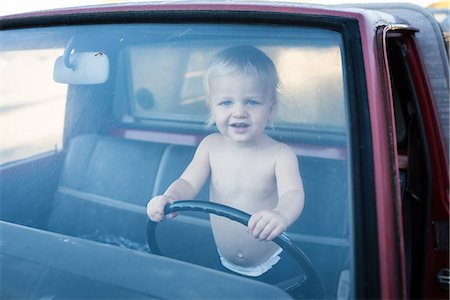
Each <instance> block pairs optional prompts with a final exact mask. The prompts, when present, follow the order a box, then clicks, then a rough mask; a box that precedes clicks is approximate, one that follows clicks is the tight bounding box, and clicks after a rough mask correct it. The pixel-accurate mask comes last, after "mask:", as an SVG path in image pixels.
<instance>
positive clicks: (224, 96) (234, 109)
mask: <svg viewBox="0 0 450 300" xmlns="http://www.w3.org/2000/svg"><path fill="white" fill-rule="evenodd" d="M209 91H210V108H211V112H212V114H213V118H214V120H215V123H216V126H217V128H218V129H219V131H220V133H222V134H223V135H224V136H226V137H228V138H230V139H231V140H233V141H235V142H239V143H252V142H257V141H258V140H259V138H261V137H262V136H263V134H264V129H265V127H266V125H267V122H268V121H269V119H270V118H271V117H272V107H273V103H274V101H273V96H272V93H271V92H270V90H269V88H268V85H267V84H265V82H264V81H263V80H259V79H255V78H253V77H251V76H241V75H237V74H236V75H227V76H217V77H213V78H211V79H210V82H209Z"/></svg>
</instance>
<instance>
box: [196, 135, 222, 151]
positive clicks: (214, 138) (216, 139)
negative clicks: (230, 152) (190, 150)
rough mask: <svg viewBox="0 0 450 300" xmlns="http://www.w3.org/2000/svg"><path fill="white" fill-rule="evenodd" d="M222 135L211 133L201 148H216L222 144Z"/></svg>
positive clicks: (203, 140) (201, 144)
mask: <svg viewBox="0 0 450 300" xmlns="http://www.w3.org/2000/svg"><path fill="white" fill-rule="evenodd" d="M222 139H223V137H222V135H221V134H219V133H217V132H215V133H211V134H209V135H207V136H205V137H204V138H203V139H202V141H201V142H200V144H199V147H207V148H210V147H212V146H215V145H217V144H219V143H222Z"/></svg>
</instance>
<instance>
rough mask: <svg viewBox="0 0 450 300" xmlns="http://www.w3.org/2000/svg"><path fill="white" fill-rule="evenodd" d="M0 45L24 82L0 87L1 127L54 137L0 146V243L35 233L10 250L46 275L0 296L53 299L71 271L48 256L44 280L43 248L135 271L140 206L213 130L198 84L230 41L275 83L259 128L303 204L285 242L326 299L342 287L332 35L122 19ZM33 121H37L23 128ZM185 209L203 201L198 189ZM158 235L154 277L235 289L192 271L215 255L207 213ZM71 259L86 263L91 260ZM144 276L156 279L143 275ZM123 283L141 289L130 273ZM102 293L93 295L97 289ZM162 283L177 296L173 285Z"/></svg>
mask: <svg viewBox="0 0 450 300" xmlns="http://www.w3.org/2000/svg"><path fill="white" fill-rule="evenodd" d="M271 31H272V32H271ZM268 32H269V33H270V34H269V35H268ZM318 35H319V36H320V37H321V38H317V36H318ZM267 36H276V37H277V38H275V39H272V38H271V39H267V38H266V37H267ZM293 36H295V37H296V39H292V37H293ZM2 40H4V41H5V42H4V43H3V45H2V52H3V53H4V58H5V61H6V62H7V63H8V64H9V65H11V66H16V67H17V66H19V65H20V66H21V70H20V71H19V70H17V68H16V70H17V71H15V72H16V73H14V72H13V71H11V72H10V73H7V74H8V78H10V79H8V80H11V81H13V80H16V81H15V82H18V83H21V84H23V85H25V87H24V86H22V87H18V84H16V85H15V86H16V87H15V88H14V89H15V90H11V91H9V90H5V92H4V97H5V99H6V106H5V107H6V108H5V110H4V112H5V113H8V115H7V114H5V120H4V122H5V123H4V124H5V126H10V127H6V128H15V127H14V124H17V122H23V123H24V126H25V127H24V128H28V127H26V126H30V128H34V127H35V128H40V127H42V126H47V127H48V128H52V130H53V131H57V134H56V138H54V139H53V140H52V139H50V142H49V143H47V144H49V145H50V146H48V145H47V146H45V145H44V146H42V145H40V143H44V142H45V140H46V138H47V136H44V135H39V134H34V136H32V137H30V141H28V142H22V141H21V142H20V143H19V142H17V143H15V144H14V140H15V139H14V137H15V136H16V135H17V136H20V135H21V132H20V131H21V130H22V129H19V128H17V127H16V129H11V131H10V134H11V138H10V139H9V141H10V142H8V143H10V144H11V145H9V144H7V145H5V147H4V149H5V150H3V149H2V153H3V155H2V156H3V157H2V161H1V166H0V177H1V182H2V188H1V211H0V217H1V220H2V224H3V226H6V227H3V229H2V230H3V231H4V232H6V231H8V233H7V234H6V233H5V235H4V236H5V238H6V239H8V238H10V239H11V241H15V239H17V238H15V237H17V236H18V235H21V234H23V235H26V236H28V235H29V236H30V238H32V237H31V236H32V235H33V234H36V236H39V237H38V238H37V237H35V238H32V239H33V242H29V241H28V242H29V244H27V243H28V242H27V240H26V239H25V240H24V241H23V242H21V243H18V242H17V241H15V242H17V244H16V246H15V247H14V248H11V249H16V250H17V248H19V247H25V248H24V249H29V248H28V247H32V248H33V247H36V249H39V250H41V251H43V252H42V253H41V254H40V256H36V257H35V259H36V260H35V261H34V262H33V259H31V258H28V260H31V263H32V264H34V265H35V267H36V270H41V271H40V272H41V274H43V273H44V274H47V276H43V277H42V278H41V279H36V278H34V277H32V276H30V277H28V278H25V279H24V278H21V279H20V281H18V280H14V279H13V277H9V279H6V278H3V279H2V280H7V282H8V285H9V286H10V287H11V289H9V290H4V291H3V292H2V294H4V295H5V296H8V292H10V291H11V290H13V287H14V288H16V289H21V290H22V293H23V295H29V294H27V293H31V292H33V291H34V292H35V291H37V290H39V289H44V288H42V286H46V285H47V288H46V290H45V291H46V292H45V293H50V292H49V291H51V292H54V293H57V292H56V291H59V292H62V288H61V287H58V288H57V287H56V284H54V286H53V287H52V288H49V287H48V284H49V282H60V281H62V279H61V276H60V272H62V271H61V269H62V270H66V271H67V270H70V268H76V263H74V262H72V264H71V265H68V264H67V263H63V262H61V264H59V263H58V262H57V258H56V257H55V258H54V259H52V260H51V261H52V263H54V265H52V266H53V268H56V269H58V268H60V271H58V272H59V273H58V272H49V271H45V272H43V271H42V270H43V269H42V268H44V267H45V266H46V264H49V261H48V257H46V256H45V255H44V253H45V252H46V251H49V252H48V253H53V252H52V250H51V245H54V247H60V246H63V245H66V246H64V247H67V251H69V250H68V249H69V244H70V243H72V242H73V244H74V245H75V244H76V245H75V246H74V247H78V248H77V249H78V251H81V252H83V251H88V250H86V249H91V248H92V249H91V250H92V251H93V252H95V251H97V254H96V255H93V256H92V257H95V258H96V259H97V260H98V261H96V262H95V263H100V262H104V265H108V261H107V258H106V256H107V255H106V254H105V253H109V252H108V251H113V252H111V253H115V257H116V258H115V259H117V260H118V261H122V260H123V261H122V262H123V264H122V265H121V267H123V268H126V265H127V263H126V262H127V260H128V258H127V256H133V257H135V258H133V261H132V262H131V264H132V266H133V267H136V268H137V269H138V270H137V271H136V272H137V274H141V273H139V272H141V271H140V269H141V268H143V267H142V265H143V264H145V263H146V261H145V258H146V257H149V256H152V255H151V254H149V248H148V245H147V242H146V224H147V221H148V218H147V215H146V209H145V207H146V204H147V202H148V200H149V199H151V197H153V196H155V195H159V194H161V193H163V192H164V191H165V189H166V188H167V187H168V186H169V185H170V183H171V182H172V181H173V180H175V179H176V178H178V177H179V176H180V174H181V173H182V171H183V170H184V168H185V167H186V166H187V164H188V163H189V162H190V160H191V158H192V156H193V154H194V151H195V149H196V146H197V145H198V143H199V142H200V141H201V139H202V138H203V137H205V136H206V135H208V134H210V133H212V132H215V131H216V129H215V127H214V126H210V127H208V126H206V125H205V124H206V121H207V119H208V114H209V112H208V107H207V105H206V103H205V100H206V99H205V95H204V91H203V75H204V73H205V69H206V67H207V63H208V61H209V60H210V59H211V57H212V56H213V55H214V54H215V53H217V52H218V51H219V50H221V49H224V48H226V47H228V46H230V45H236V44H251V45H254V46H256V47H258V48H260V49H262V50H263V51H265V52H266V53H267V54H268V55H269V56H270V57H271V58H272V59H273V60H274V62H275V64H276V66H277V68H278V71H279V73H280V77H281V78H282V82H283V86H282V88H280V95H279V104H278V106H277V117H276V119H275V122H274V125H273V127H272V128H267V133H268V134H269V135H270V136H271V137H272V138H274V139H276V140H279V141H282V142H284V143H287V144H288V145H290V146H291V147H292V148H293V149H294V151H295V152H296V154H297V156H298V163H299V167H300V171H301V175H302V180H303V185H304V189H305V195H306V200H305V202H306V204H305V209H304V211H303V213H302V215H301V217H300V218H299V219H298V220H297V221H296V222H295V223H294V224H293V225H292V226H290V227H289V228H288V231H287V235H288V236H289V237H290V238H291V239H292V240H293V241H294V242H295V244H296V245H298V246H299V247H300V248H301V249H302V250H303V251H304V252H305V253H306V255H307V256H308V258H309V259H310V261H311V263H312V265H313V266H314V268H315V269H316V270H317V272H318V274H319V275H320V277H321V279H322V281H323V283H324V286H325V293H326V297H327V298H336V297H337V295H338V293H341V292H342V289H344V288H345V285H346V284H347V285H348V284H349V281H350V277H349V276H350V275H349V272H350V270H351V267H352V266H351V264H352V261H351V247H352V245H351V229H350V228H351V218H352V215H351V201H350V199H351V195H350V192H349V191H350V179H349V178H350V166H349V159H348V156H349V152H348V144H349V137H348V132H347V130H348V126H349V125H348V120H347V117H346V93H347V92H346V79H345V70H344V68H343V64H344V63H345V62H344V58H343V55H342V51H343V48H342V40H341V37H340V34H339V33H337V32H335V31H331V30H327V29H323V28H313V27H311V28H308V27H298V28H297V27H292V28H291V27H282V26H280V28H276V27H267V28H264V26H250V25H249V26H245V27H239V26H233V25H226V26H225V25H222V26H220V25H215V26H212V25H200V24H197V25H196V24H179V25H164V24H162V25H155V24H153V25H148V24H147V25H144V24H132V25H126V24H123V25H98V26H90V27H89V28H86V26H71V27H49V28H46V29H45V30H40V31H35V30H34V29H21V30H9V31H6V32H3V33H2ZM19 63H20V64H19ZM24 66H25V67H24ZM43 68H47V69H49V71H48V73H49V74H50V75H49V76H50V79H47V77H45V76H44V75H36V74H44V73H45V72H44V71H43ZM40 71H41V72H40ZM6 72H8V71H6ZM5 74H6V73H5ZM45 74H46V73H45ZM44 77H45V78H44ZM44 81H45V82H44ZM28 86H29V87H30V88H29V89H27V88H26V87H28ZM19 90H20V91H19ZM44 92H46V93H47V95H49V96H45V95H44V94H43V93H44ZM14 93H19V95H20V97H19V96H17V97H16V96H12V95H13V94H14ZM27 93H28V94H27ZM38 93H42V94H38ZM15 95H17V94H15ZM10 96H11V98H8V97H10ZM14 97H16V98H19V99H16V98H14ZM43 97H44V98H43ZM45 97H46V98H45ZM38 98H39V99H38ZM8 101H10V102H8ZM14 101H15V102H14ZM21 101H22V102H21ZM9 104H10V105H9ZM8 105H9V106H8ZM46 105H50V106H48V107H47V106H46ZM25 109H26V110H27V112H25ZM21 113H22V117H23V119H21V120H19V119H17V118H18V117H17V115H18V114H21ZM39 114H42V115H43V116H41V119H36V120H37V121H33V120H35V119H34V118H35V117H38V116H36V115H39ZM2 117H3V115H2ZM13 118H14V120H13ZM55 118H59V119H56V120H55ZM27 120H28V121H27ZM58 120H59V121H58ZM26 122H29V123H30V124H29V125H26V124H25V123H26ZM58 126H59V127H58ZM36 130H37V129H36ZM5 139H6V140H8V138H7V137H5ZM54 140H55V141H56V142H55V141H54ZM45 147H47V148H45ZM225 180H226V179H225ZM196 200H201V201H208V200H209V191H208V184H206V185H205V187H204V188H203V190H202V191H201V192H200V193H199V195H197V197H196ZM4 228H6V229H8V230H6V229H4ZM24 228H26V230H25V229H24ZM157 230H158V231H157V235H156V238H157V240H158V244H159V246H160V248H161V252H162V254H163V256H164V257H159V258H153V260H152V262H154V264H155V265H154V266H153V267H152V266H148V268H152V269H154V270H155V271H154V272H156V273H155V274H158V273H157V272H162V271H161V270H163V269H167V268H168V267H169V268H170V267H171V266H172V267H173V268H175V269H176V270H178V272H179V273H180V274H181V273H188V271H189V270H194V271H193V272H194V273H193V274H194V275H196V276H197V278H205V279H204V280H208V279H206V278H210V280H212V279H211V278H216V279H217V280H225V282H226V281H227V280H229V282H230V284H231V282H233V284H236V282H237V279H232V278H230V277H232V276H227V275H223V276H222V277H219V275H217V274H216V273H210V272H206V271H205V270H206V269H205V267H206V268H212V267H213V261H214V257H215V255H216V253H217V250H216V247H215V244H214V240H213V237H212V234H211V229H210V225H209V217H208V214H203V213H195V212H192V213H191V212H189V213H180V215H179V216H177V217H176V218H174V219H172V220H165V221H164V222H162V223H161V224H159V226H158V228H157ZM65 239H66V241H68V242H66V243H65V244H64V243H63V242H64V240H65ZM80 240H83V241H85V242H84V244H83V243H82V244H80ZM38 241H39V242H38ZM34 243H36V244H34ZM77 245H78V246H77ZM80 245H84V246H80ZM10 247H13V246H12V245H11V246H10ZM94 248H95V249H97V250H95V249H94ZM83 249H84V250H83ZM99 249H102V250H99ZM110 249H113V250H110ZM91 250H89V251H91ZM11 251H12V250H11ZM102 251H103V252H102ZM81 252H79V253H81ZM23 253H24V254H23V255H24V257H15V258H13V257H12V256H11V257H8V258H5V257H4V256H2V261H3V262H4V263H7V262H8V263H7V266H8V268H9V272H11V273H14V271H16V272H17V271H18V270H19V269H20V268H19V267H17V266H18V265H19V264H17V260H18V259H25V257H26V255H27V253H26V252H23ZM83 253H85V255H86V256H85V257H86V258H88V257H89V256H90V255H92V254H89V253H91V252H83ZM56 256H57V255H56ZM103 259H104V261H103ZM173 259H175V260H177V261H182V262H175V263H174V260H173ZM25 260H26V259H25ZM185 262H187V264H186V263H185ZM92 263H94V262H92ZM27 264H30V262H27ZM49 265H51V264H49ZM27 266H28V267H29V265H27ZM22 267H23V266H22ZM15 268H16V269H15ZM39 268H41V269H39ZM111 268H112V267H109V268H108V267H106V269H105V270H109V271H104V272H103V273H101V274H100V275H98V276H105V277H107V278H112V279H110V280H111V281H109V284H112V285H115V284H116V283H117V282H118V281H119V279H117V278H116V277H114V275H113V274H115V273H116V272H115V271H114V270H112V269H111ZM156 270H157V271H156ZM38 272H39V271H38ZM80 272H81V273H78V274H84V275H76V274H77V273H74V274H75V275H74V274H72V275H70V276H72V277H76V278H78V279H76V280H78V281H79V282H81V281H83V280H85V276H86V274H85V273H83V271H80ZM142 272H144V271H142ZM173 272H175V271H173ZM202 272H204V273H202ZM69 273H70V272H69ZM107 273H108V274H107ZM299 273H301V270H299ZM130 274H131V273H130ZM142 274H144V273H142ZM142 274H141V275H142ZM211 274H213V275H211ZM172 275H173V274H172ZM167 276H169V275H167ZM202 276H203V277H202ZM209 276H213V277H209ZM214 276H216V277H214ZM3 277H5V276H3ZM223 278H225V279H223ZM74 280H75V279H74ZM154 280H156V281H155V282H156V283H155V284H157V282H158V281H157V279H156V275H155V278H154ZM233 280H235V281H233ZM239 280H240V279H239ZM248 281H249V280H248ZM127 282H133V284H141V285H145V280H144V279H143V278H139V279H133V278H129V279H127ZM136 282H137V283H136ZM188 282H189V284H193V282H195V280H194V279H192V280H188ZM239 282H240V281H239ZM243 282H244V283H246V284H248V283H247V281H243ZM60 283H61V282H60ZM244 283H242V285H239V284H238V285H236V286H237V287H236V293H237V292H239V291H240V292H242V293H246V290H245V289H246V288H245V284H244ZM102 284H104V283H99V284H98V285H97V286H96V288H97V289H98V290H101V289H102V287H103V285H102ZM130 284H131V283H130ZM175 286H176V287H178V288H179V289H181V290H182V289H183V287H182V284H181V283H176V284H175ZM261 286H263V284H261V283H256V282H255V283H254V285H249V287H248V288H247V289H248V290H250V289H255V288H258V289H259V288H260V291H263V292H264V289H263V288H261ZM199 288H200V287H199ZM201 288H205V287H204V285H203V287H201ZM241 288H242V290H240V289H241ZM56 289H57V290H56ZM70 289H71V290H72V291H75V290H77V288H75V287H74V286H71V288H70ZM129 289H131V288H130V286H128V287H125V288H124V290H121V291H120V292H117V296H116V298H127V297H129V296H130V295H131V294H127V293H128V292H129ZM210 289H212V288H210ZM233 289H234V286H233ZM66 292H67V290H66ZM78 292H79V293H81V291H78ZM271 292H273V291H271ZM45 293H44V292H43V294H45ZM133 296H136V295H134V294H133ZM159 296H160V297H163V298H164V297H165V296H167V295H165V294H159ZM193 296H195V295H193Z"/></svg>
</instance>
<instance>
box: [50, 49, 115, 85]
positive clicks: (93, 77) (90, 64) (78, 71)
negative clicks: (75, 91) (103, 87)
mask: <svg viewBox="0 0 450 300" xmlns="http://www.w3.org/2000/svg"><path fill="white" fill-rule="evenodd" d="M108 76H109V59H108V56H107V55H106V54H105V53H103V52H74V53H71V54H65V55H64V56H60V57H58V59H57V60H56V62H55V67H54V69H53V79H54V80H55V81H56V82H59V83H67V84H80V85H89V84H100V83H104V82H105V81H106V80H108Z"/></svg>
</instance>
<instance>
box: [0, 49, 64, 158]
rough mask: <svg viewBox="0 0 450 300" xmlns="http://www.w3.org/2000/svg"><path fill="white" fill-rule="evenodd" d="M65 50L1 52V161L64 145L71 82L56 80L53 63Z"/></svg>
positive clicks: (51, 149) (39, 152) (35, 153)
mask: <svg viewBox="0 0 450 300" xmlns="http://www.w3.org/2000/svg"><path fill="white" fill-rule="evenodd" d="M63 51H64V50H63V49H46V50H19V51H2V52H1V54H0V55H1V73H2V76H1V102H0V111H1V143H2V145H1V147H2V149H1V156H0V164H4V163H7V162H11V161H16V160H19V159H22V158H25V157H29V156H32V155H37V154H41V153H44V152H47V151H53V150H55V149H59V148H60V147H61V146H62V136H63V128H64V111H65V98H66V92H67V86H66V85H63V84H58V83H55V82H54V81H53V63H54V61H55V60H56V58H57V57H58V56H59V55H61V53H62V52H63ZM24 65H25V66H27V68H26V72H24V68H23V66H24Z"/></svg>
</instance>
